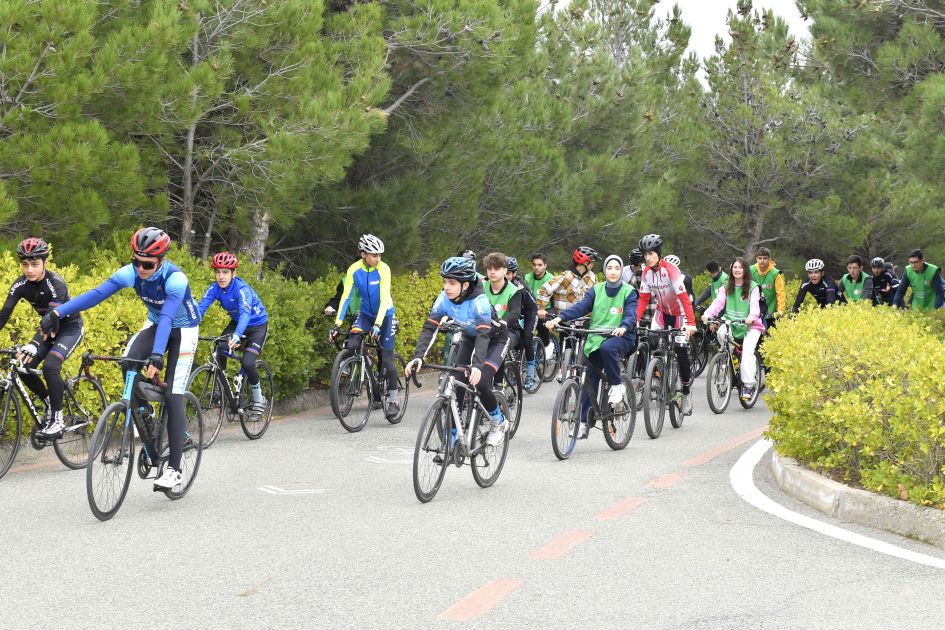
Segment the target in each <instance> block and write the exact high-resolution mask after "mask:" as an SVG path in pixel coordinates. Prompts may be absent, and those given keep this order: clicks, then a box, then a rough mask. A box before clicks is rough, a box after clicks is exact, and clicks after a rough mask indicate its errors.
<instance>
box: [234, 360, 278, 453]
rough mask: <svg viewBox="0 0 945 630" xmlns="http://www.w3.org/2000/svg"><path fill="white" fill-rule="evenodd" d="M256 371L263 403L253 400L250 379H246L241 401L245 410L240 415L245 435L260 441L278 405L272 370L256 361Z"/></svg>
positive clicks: (242, 388)
mask: <svg viewBox="0 0 945 630" xmlns="http://www.w3.org/2000/svg"><path fill="white" fill-rule="evenodd" d="M256 369H257V370H258V371H259V389H260V390H261V393H262V397H263V399H262V402H256V401H254V400H253V394H252V386H251V385H250V384H249V379H248V378H244V379H243V384H242V385H241V386H240V400H241V401H243V404H244V405H245V407H246V408H245V409H244V410H243V413H241V414H240V426H241V427H243V433H244V434H246V437H248V438H249V439H251V440H258V439H259V438H261V437H262V436H263V433H265V432H266V429H268V428H269V422H270V421H271V420H272V407H273V405H275V403H276V388H275V385H274V384H273V380H272V369H270V367H269V364H268V363H266V362H265V361H256Z"/></svg>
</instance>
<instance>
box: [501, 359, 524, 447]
mask: <svg viewBox="0 0 945 630" xmlns="http://www.w3.org/2000/svg"><path fill="white" fill-rule="evenodd" d="M502 394H503V396H505V400H506V402H507V404H508V409H509V413H508V415H506V416H505V419H506V420H508V421H509V425H508V430H507V431H506V433H507V434H508V436H509V439H510V440H511V439H512V438H513V437H515V432H516V431H518V423H519V421H520V420H521V419H522V374H521V372H519V370H518V365H517V364H516V363H513V362H512V361H506V362H505V382H504V383H503V384H502ZM503 412H504V410H503Z"/></svg>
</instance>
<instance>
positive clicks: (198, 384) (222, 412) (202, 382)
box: [187, 365, 226, 448]
mask: <svg viewBox="0 0 945 630" xmlns="http://www.w3.org/2000/svg"><path fill="white" fill-rule="evenodd" d="M224 387H226V381H225V379H221V378H218V377H217V375H216V371H215V370H214V369H213V368H212V367H211V366H209V365H201V366H200V367H199V368H197V369H196V370H194V371H193V372H191V373H190V378H189V379H187V391H189V392H190V393H192V394H193V395H194V396H196V397H197V400H198V401H199V402H200V410H201V411H202V412H203V418H204V422H206V424H205V425H204V445H203V447H204V448H210V447H211V446H212V445H213V443H214V442H216V441H217V437H218V436H219V435H220V429H221V428H222V427H223V419H224V418H225V417H226V402H225V401H226V394H225V393H224V391H223V388H224Z"/></svg>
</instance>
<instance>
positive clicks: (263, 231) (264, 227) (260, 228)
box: [248, 208, 269, 265]
mask: <svg viewBox="0 0 945 630" xmlns="http://www.w3.org/2000/svg"><path fill="white" fill-rule="evenodd" d="M268 239H269V212H267V211H265V210H260V209H259V208H254V209H253V231H252V236H251V237H250V241H249V247H248V249H249V256H250V259H251V260H252V261H253V262H254V263H256V264H257V265H258V264H262V261H263V258H265V257H266V241H267V240H268Z"/></svg>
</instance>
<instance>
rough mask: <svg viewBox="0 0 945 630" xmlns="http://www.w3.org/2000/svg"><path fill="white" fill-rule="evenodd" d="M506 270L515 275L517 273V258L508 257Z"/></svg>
mask: <svg viewBox="0 0 945 630" xmlns="http://www.w3.org/2000/svg"><path fill="white" fill-rule="evenodd" d="M508 269H509V271H511V272H512V273H515V272H517V271H518V258H516V257H515V256H509V265H508Z"/></svg>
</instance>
